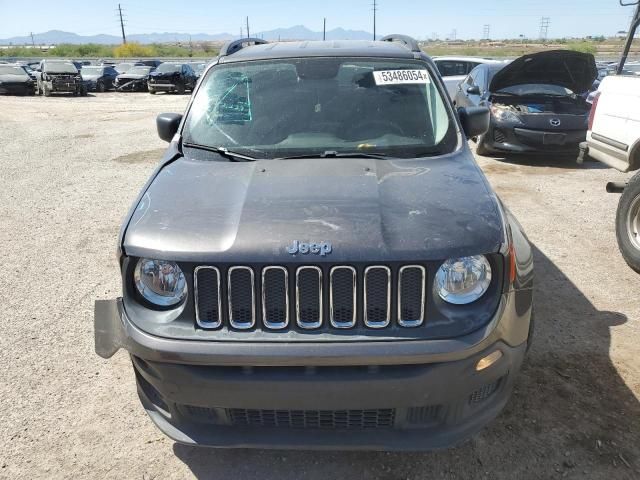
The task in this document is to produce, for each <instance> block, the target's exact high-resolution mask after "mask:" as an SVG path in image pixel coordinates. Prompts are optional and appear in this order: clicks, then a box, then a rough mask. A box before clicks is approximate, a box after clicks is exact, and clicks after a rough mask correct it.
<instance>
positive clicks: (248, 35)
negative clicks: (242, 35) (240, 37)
mask: <svg viewBox="0 0 640 480" xmlns="http://www.w3.org/2000/svg"><path fill="white" fill-rule="evenodd" d="M247 38H251V33H249V17H247Z"/></svg>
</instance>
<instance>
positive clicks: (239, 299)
mask: <svg viewBox="0 0 640 480" xmlns="http://www.w3.org/2000/svg"><path fill="white" fill-rule="evenodd" d="M234 277H235V280H234ZM227 297H228V298H227V300H228V302H229V304H228V308H229V323H230V324H231V326H232V327H233V328H236V329H238V330H248V329H250V328H253V327H254V326H255V324H256V294H255V275H254V273H253V269H252V268H249V267H231V268H230V269H229V272H228V273H227Z"/></svg>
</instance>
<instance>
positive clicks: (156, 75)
mask: <svg viewBox="0 0 640 480" xmlns="http://www.w3.org/2000/svg"><path fill="white" fill-rule="evenodd" d="M174 75H180V72H177V71H176V72H157V71H156V72H151V73H150V74H149V76H150V77H154V78H163V77H164V78H168V77H173V76H174Z"/></svg>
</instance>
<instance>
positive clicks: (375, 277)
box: [364, 265, 391, 328]
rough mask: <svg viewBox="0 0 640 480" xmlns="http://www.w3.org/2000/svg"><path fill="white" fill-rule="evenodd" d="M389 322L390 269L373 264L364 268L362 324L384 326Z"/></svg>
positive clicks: (370, 326) (374, 326)
mask: <svg viewBox="0 0 640 480" xmlns="http://www.w3.org/2000/svg"><path fill="white" fill-rule="evenodd" d="M389 323H391V269H390V268H389V267H385V266H383V265H373V266H370V267H367V268H365V270H364V324H365V325H366V326H367V327H369V328H385V327H387V326H389Z"/></svg>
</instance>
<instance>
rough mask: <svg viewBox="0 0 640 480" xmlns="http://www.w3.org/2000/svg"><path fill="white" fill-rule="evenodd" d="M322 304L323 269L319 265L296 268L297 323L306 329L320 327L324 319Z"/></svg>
mask: <svg viewBox="0 0 640 480" xmlns="http://www.w3.org/2000/svg"><path fill="white" fill-rule="evenodd" d="M314 283H315V285H314ZM322 304H323V298H322V270H321V269H320V268H319V267H311V266H305V267H299V268H298V270H296V323H297V324H298V326H299V327H300V328H304V329H306V330H311V329H316V328H320V327H321V326H322V319H323V309H322Z"/></svg>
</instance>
